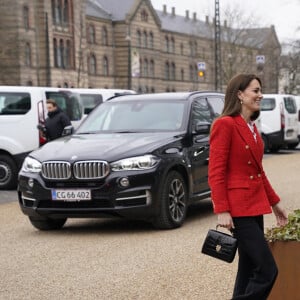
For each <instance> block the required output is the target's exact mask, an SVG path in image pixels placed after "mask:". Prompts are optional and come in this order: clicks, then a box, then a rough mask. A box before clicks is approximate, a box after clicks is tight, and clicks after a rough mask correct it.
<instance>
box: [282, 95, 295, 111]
mask: <svg viewBox="0 0 300 300" xmlns="http://www.w3.org/2000/svg"><path fill="white" fill-rule="evenodd" d="M284 106H285V109H286V110H287V112H288V113H290V114H295V113H296V112H297V107H296V101H295V100H294V98H292V97H284Z"/></svg>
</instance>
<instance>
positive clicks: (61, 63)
mask: <svg viewBox="0 0 300 300" xmlns="http://www.w3.org/2000/svg"><path fill="white" fill-rule="evenodd" d="M64 51H65V48H64V41H63V40H62V39H61V40H60V41H59V64H58V66H59V67H61V68H64V67H65V63H64Z"/></svg>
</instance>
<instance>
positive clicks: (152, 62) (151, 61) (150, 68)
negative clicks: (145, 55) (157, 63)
mask: <svg viewBox="0 0 300 300" xmlns="http://www.w3.org/2000/svg"><path fill="white" fill-rule="evenodd" d="M149 76H150V77H154V76H155V69H154V61H153V60H152V59H151V60H150V67H149Z"/></svg>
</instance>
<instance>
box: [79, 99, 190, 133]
mask: <svg viewBox="0 0 300 300" xmlns="http://www.w3.org/2000/svg"><path fill="white" fill-rule="evenodd" d="M184 108H185V102H183V101H174V102H170V101H163V100H162V101H159V102H158V101H153V102H152V101H147V102H144V101H138V100H137V101H128V102H127V101H120V102H105V103H103V104H102V105H100V106H98V107H97V108H96V110H94V111H93V112H92V113H91V114H90V115H89V118H88V119H87V120H86V121H85V122H84V123H83V124H82V125H81V126H80V128H79V129H78V133H81V132H90V131H92V132H94V131H149V130H158V131H165V130H168V131H169V130H170V131H175V130H178V129H180V128H181V127H182V122H183V115H184Z"/></svg>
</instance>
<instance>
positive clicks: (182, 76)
mask: <svg viewBox="0 0 300 300" xmlns="http://www.w3.org/2000/svg"><path fill="white" fill-rule="evenodd" d="M180 75H181V76H180V77H181V81H184V70H183V69H181V71H180Z"/></svg>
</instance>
